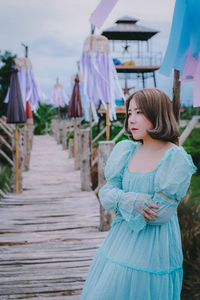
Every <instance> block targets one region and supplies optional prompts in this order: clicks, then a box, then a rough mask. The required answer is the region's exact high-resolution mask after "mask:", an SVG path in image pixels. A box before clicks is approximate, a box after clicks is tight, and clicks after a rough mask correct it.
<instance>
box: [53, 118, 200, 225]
mask: <svg viewBox="0 0 200 300" xmlns="http://www.w3.org/2000/svg"><path fill="white" fill-rule="evenodd" d="M199 120H200V116H194V117H193V118H192V120H191V121H181V122H180V126H182V127H185V126H186V128H185V130H184V131H183V133H182V134H181V136H180V143H179V144H180V146H181V145H183V143H184V141H185V140H186V139H187V138H188V136H189V135H190V134H191V132H192V130H193V129H194V128H195V127H200V123H199ZM80 124H81V121H79V123H78V126H77V130H76V133H75V152H74V151H73V149H74V143H73V138H70V139H69V141H68V143H67V135H68V134H69V133H72V132H73V130H74V129H73V121H66V120H65V121H59V120H58V119H57V120H56V119H54V120H53V122H52V133H53V135H54V137H55V139H56V140H57V143H61V144H62V145H63V149H66V148H68V149H69V156H70V157H74V169H75V170H79V169H80V174H81V188H82V190H83V191H89V190H91V188H92V180H91V170H92V168H93V167H94V166H95V165H97V168H98V186H97V187H96V189H95V193H96V195H98V191H99V189H100V188H101V187H102V186H103V185H104V183H105V178H104V167H105V164H106V161H107V159H108V157H109V155H110V153H111V151H112V149H113V147H114V145H115V142H116V141H117V140H118V139H119V137H120V136H121V135H122V134H124V129H122V130H121V131H120V132H119V133H118V134H117V135H116V136H115V138H114V139H113V140H112V141H108V142H107V141H104V142H99V146H98V154H97V155H96V156H95V157H93V155H92V152H93V147H92V146H93V144H94V142H96V141H97V140H98V139H99V138H100V136H102V134H104V133H105V130H106V128H104V129H103V130H102V131H101V132H100V133H99V134H98V135H97V136H96V137H95V138H94V139H93V140H92V141H91V135H90V129H89V128H87V129H80ZM68 137H69V136H68ZM97 197H98V196H97ZM112 219H113V214H111V213H110V212H108V211H105V210H104V209H103V207H102V206H101V205H100V229H101V230H102V231H104V230H108V229H109V227H110V224H111V221H112Z"/></svg>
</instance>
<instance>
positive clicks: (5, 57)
mask: <svg viewBox="0 0 200 300" xmlns="http://www.w3.org/2000/svg"><path fill="white" fill-rule="evenodd" d="M15 57H16V55H14V54H12V53H11V52H9V51H5V52H4V54H1V51H0V116H2V115H6V112H7V104H5V103H3V101H4V99H5V97H6V94H7V91H8V87H9V85H10V76H11V68H12V65H13V64H14V59H15Z"/></svg>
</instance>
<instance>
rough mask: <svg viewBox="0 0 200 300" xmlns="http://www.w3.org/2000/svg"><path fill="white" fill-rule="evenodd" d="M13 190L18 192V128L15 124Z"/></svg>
mask: <svg viewBox="0 0 200 300" xmlns="http://www.w3.org/2000/svg"><path fill="white" fill-rule="evenodd" d="M15 153H16V154H15V155H16V157H15V179H16V181H15V190H16V193H17V194H18V193H19V129H18V126H17V124H16V127H15Z"/></svg>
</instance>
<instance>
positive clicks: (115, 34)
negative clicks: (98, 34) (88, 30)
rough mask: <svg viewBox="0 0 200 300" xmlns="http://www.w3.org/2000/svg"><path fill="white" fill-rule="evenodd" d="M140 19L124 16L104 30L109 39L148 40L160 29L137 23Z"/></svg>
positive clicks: (103, 33)
mask: <svg viewBox="0 0 200 300" xmlns="http://www.w3.org/2000/svg"><path fill="white" fill-rule="evenodd" d="M138 21H139V20H138V19H135V18H132V17H127V16H125V17H122V18H120V19H118V20H117V21H116V22H115V23H116V25H114V26H113V27H110V28H107V29H105V30H104V31H103V32H102V35H104V36H106V37H107V38H108V39H109V40H127V41H129V40H132V41H147V40H148V39H150V38H151V37H152V36H154V35H155V34H156V33H158V32H159V31H157V30H154V29H151V28H148V27H144V26H140V25H137V24H136V23H137V22H138Z"/></svg>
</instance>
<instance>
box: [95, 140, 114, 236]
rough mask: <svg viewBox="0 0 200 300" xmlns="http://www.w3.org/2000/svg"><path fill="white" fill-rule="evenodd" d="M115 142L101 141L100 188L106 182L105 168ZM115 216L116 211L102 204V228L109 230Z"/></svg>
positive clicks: (99, 158) (102, 229)
mask: <svg viewBox="0 0 200 300" xmlns="http://www.w3.org/2000/svg"><path fill="white" fill-rule="evenodd" d="M114 145H115V143H114V142H111V141H109V142H99V153H98V190H99V189H100V188H101V187H102V186H103V185H104V184H105V177H104V168H105V165H106V162H107V160H108V157H109V156H110V153H111V151H112V149H113V147H114ZM113 217H114V212H113V211H109V210H105V209H104V208H103V206H102V205H101V204H100V230H101V231H107V230H109V229H110V225H111V223H112V220H113Z"/></svg>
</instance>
